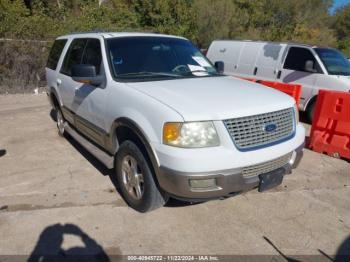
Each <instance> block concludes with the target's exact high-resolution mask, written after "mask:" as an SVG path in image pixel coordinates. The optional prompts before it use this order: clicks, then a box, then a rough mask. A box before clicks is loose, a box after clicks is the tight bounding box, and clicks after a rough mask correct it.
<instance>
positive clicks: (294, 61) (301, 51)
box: [283, 47, 322, 73]
mask: <svg viewBox="0 0 350 262" xmlns="http://www.w3.org/2000/svg"><path fill="white" fill-rule="evenodd" d="M307 60H311V61H313V62H314V65H315V69H316V70H317V72H318V73H321V72H322V71H321V68H320V66H319V65H318V63H317V61H316V59H315V57H314V55H313V54H312V53H311V52H310V50H308V49H306V48H302V47H291V48H290V49H289V52H288V55H287V58H286V61H285V62H284V66H283V68H284V69H289V70H295V71H302V72H306V71H305V63H306V61H307Z"/></svg>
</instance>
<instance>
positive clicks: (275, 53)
mask: <svg viewBox="0 0 350 262" xmlns="http://www.w3.org/2000/svg"><path fill="white" fill-rule="evenodd" d="M284 49H285V44H278V43H266V44H264V45H263V46H262V47H261V48H260V51H259V55H258V59H257V61H256V65H255V67H256V75H255V77H256V78H257V79H262V80H271V81H274V80H275V79H276V76H277V72H278V67H279V63H278V62H279V61H280V60H281V57H282V54H283V51H284Z"/></svg>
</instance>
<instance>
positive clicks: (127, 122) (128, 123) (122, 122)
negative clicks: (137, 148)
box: [107, 117, 159, 174]
mask: <svg viewBox="0 0 350 262" xmlns="http://www.w3.org/2000/svg"><path fill="white" fill-rule="evenodd" d="M121 126H124V127H127V128H130V129H131V130H132V131H133V132H134V133H135V134H136V136H137V137H138V139H139V140H140V141H141V142H142V144H143V145H144V147H145V149H146V151H147V154H148V156H149V158H150V160H151V162H152V166H153V168H154V171H155V172H156V174H158V170H159V160H158V158H157V155H156V154H155V150H154V148H153V147H152V145H151V143H150V142H149V141H150V140H149V138H148V137H147V135H146V134H145V132H144V131H143V130H142V128H141V127H140V126H139V125H138V124H136V122H135V121H133V120H131V119H129V118H126V117H121V118H118V119H116V120H115V121H114V122H113V124H112V126H111V129H110V133H109V138H108V141H107V144H108V148H109V151H110V152H111V153H112V154H116V153H117V152H118V149H119V142H118V139H117V132H116V130H117V128H118V127H121Z"/></svg>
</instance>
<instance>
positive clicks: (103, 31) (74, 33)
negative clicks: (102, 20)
mask: <svg viewBox="0 0 350 262" xmlns="http://www.w3.org/2000/svg"><path fill="white" fill-rule="evenodd" d="M89 33H106V31H105V30H102V29H93V30H91V31H86V32H70V33H68V34H67V35H77V34H89Z"/></svg>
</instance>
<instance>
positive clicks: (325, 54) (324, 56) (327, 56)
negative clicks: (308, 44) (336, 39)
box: [315, 48, 350, 76]
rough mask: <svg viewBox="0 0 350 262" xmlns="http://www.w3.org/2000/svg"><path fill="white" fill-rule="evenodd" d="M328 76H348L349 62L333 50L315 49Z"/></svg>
mask: <svg viewBox="0 0 350 262" xmlns="http://www.w3.org/2000/svg"><path fill="white" fill-rule="evenodd" d="M315 51H316V53H317V54H318V56H319V57H320V58H321V60H322V62H323V64H324V65H325V67H326V69H327V71H328V74H330V75H345V76H348V75H350V62H349V61H348V59H346V58H345V57H344V56H343V54H342V53H340V52H339V51H337V50H335V49H329V48H315Z"/></svg>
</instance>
